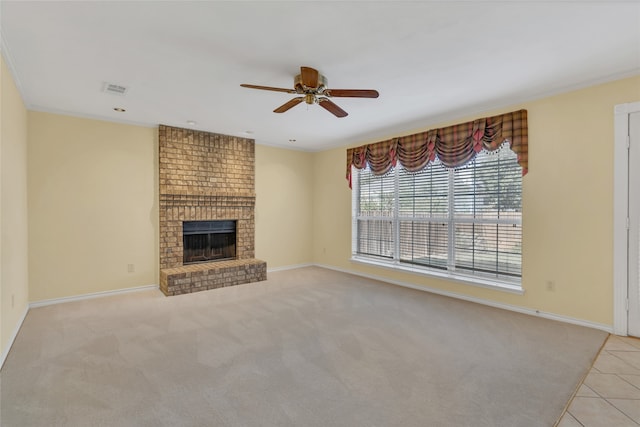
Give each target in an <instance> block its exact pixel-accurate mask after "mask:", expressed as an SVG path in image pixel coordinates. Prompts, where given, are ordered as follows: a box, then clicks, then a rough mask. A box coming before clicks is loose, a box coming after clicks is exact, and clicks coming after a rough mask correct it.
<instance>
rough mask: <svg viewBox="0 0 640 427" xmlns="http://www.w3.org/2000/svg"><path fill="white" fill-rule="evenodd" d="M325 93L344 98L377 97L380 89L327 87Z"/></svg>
mask: <svg viewBox="0 0 640 427" xmlns="http://www.w3.org/2000/svg"><path fill="white" fill-rule="evenodd" d="M323 95H326V96H335V97H342V98H346V97H350V98H377V97H378V96H380V94H379V93H378V91H377V90H373V89H325V90H324V93H323Z"/></svg>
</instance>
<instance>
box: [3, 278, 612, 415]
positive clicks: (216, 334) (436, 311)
mask: <svg viewBox="0 0 640 427" xmlns="http://www.w3.org/2000/svg"><path fill="white" fill-rule="evenodd" d="M606 337H607V334H606V333H605V332H602V331H598V330H594V329H589V328H585V327H580V326H575V325H569V324H564V323H560V322H555V321H551V320H546V319H541V318H537V317H533V316H527V315H522V314H518V313H513V312H509V311H504V310H499V309H495V308H490V307H486V306H483V305H479V304H474V303H469V302H465V301H460V300H455V299H451V298H447V297H443V296H439V295H434V294H430V293H427V292H422V291H417V290H412V289H406V288H402V287H398V286H394V285H389V284H385V283H381V282H377V281H373V280H369V279H365V278H361V277H357V276H353V275H348V274H344V273H340V272H335V271H331V270H326V269H322V268H317V267H308V268H301V269H296V270H289V271H281V272H275V273H270V274H269V279H268V280H267V281H265V282H259V283H252V284H246V285H241V286H235V287H230V288H223V289H216V290H212V291H207V292H199V293H195V294H190V295H182V296H176V297H168V298H167V297H165V296H163V295H162V294H161V293H160V292H159V291H154V290H150V291H141V292H137V293H132V294H127V295H116V296H110V297H104V298H98V299H92V300H84V301H76V302H69V303H64V304H58V305H53V306H47V307H40V308H36V309H32V310H30V311H29V314H28V315H27V318H26V319H25V322H24V325H23V327H22V329H21V331H20V333H19V335H18V337H17V339H16V341H15V344H14V346H13V349H12V350H11V352H10V353H9V355H8V358H7V360H6V362H5V366H4V368H3V369H2V372H1V373H0V381H1V395H0V396H1V401H0V424H1V425H2V426H3V427H12V426H153V427H157V426H243V427H244V426H278V427H283V426H322V427H328V426H349V427H358V426H381V427H383V426H384V427H386V426H474V427H481V426H491V427H495V426H509V427H514V426H545V427H548V426H552V425H553V424H554V423H555V422H556V421H557V419H558V418H559V417H560V415H561V413H562V410H563V408H564V406H565V404H566V403H567V402H568V400H569V399H570V397H571V395H572V393H573V392H574V390H575V388H576V387H577V385H578V384H579V382H580V380H581V379H582V377H583V375H584V374H585V373H586V372H587V371H588V369H589V367H590V366H591V363H592V361H593V360H594V358H595V357H596V354H597V352H598V350H599V348H600V346H601V345H602V343H603V342H604V340H605V339H606Z"/></svg>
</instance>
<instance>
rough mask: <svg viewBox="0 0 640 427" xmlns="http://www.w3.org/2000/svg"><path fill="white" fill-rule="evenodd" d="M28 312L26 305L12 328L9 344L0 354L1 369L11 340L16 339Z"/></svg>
mask: <svg viewBox="0 0 640 427" xmlns="http://www.w3.org/2000/svg"><path fill="white" fill-rule="evenodd" d="M28 312H29V306H26V307H25V308H24V313H22V316H21V317H20V321H19V322H18V324H17V325H16V327H15V329H14V330H13V334H11V339H10V340H9V344H8V345H7V350H6V351H5V352H4V353H2V354H0V369H2V367H3V366H4V361H5V360H7V356H8V355H9V352H10V351H11V347H13V342H14V341H15V340H16V337H17V336H18V332H20V328H21V327H22V324H23V323H24V319H26V317H27V313H28Z"/></svg>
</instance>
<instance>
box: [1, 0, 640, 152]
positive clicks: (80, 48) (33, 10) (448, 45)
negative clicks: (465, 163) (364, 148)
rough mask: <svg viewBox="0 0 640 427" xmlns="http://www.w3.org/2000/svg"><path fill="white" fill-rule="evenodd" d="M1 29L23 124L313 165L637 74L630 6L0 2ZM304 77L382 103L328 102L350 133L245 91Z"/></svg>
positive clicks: (636, 23)
mask: <svg viewBox="0 0 640 427" xmlns="http://www.w3.org/2000/svg"><path fill="white" fill-rule="evenodd" d="M0 13H1V25H2V27H1V33H2V50H3V54H4V56H5V59H6V61H7V63H8V64H9V67H10V68H11V70H12V73H13V75H14V78H15V80H16V82H17V84H18V86H19V89H20V91H21V93H22V95H23V97H24V101H25V103H26V105H27V108H29V109H32V110H38V111H50V112H56V113H63V114H71V115H77V116H83V117H93V118H98V119H104V120H111V121H118V122H124V123H134V124H140V125H145V126H157V125H158V124H167V125H172V126H179V127H193V128H195V129H199V130H205V131H210V132H216V133H223V134H228V135H237V136H244V137H249V138H254V139H255V140H256V143H258V144H267V145H280V146H284V147H288V148H297V149H303V150H311V151H315V150H321V149H326V148H330V147H337V146H345V145H348V144H356V143H360V142H365V141H371V140H378V139H385V138H389V137H392V136H398V135H401V134H406V133H409V132H411V131H415V130H417V129H420V128H425V127H428V126H429V125H432V124H435V123H437V122H438V121H442V120H448V119H456V118H461V117H463V116H465V115H471V114H480V113H482V112H484V111H487V110H489V109H493V108H500V107H504V106H509V105H513V104H516V103H518V102H521V101H525V100H530V99H535V98H538V97H542V96H545V95H549V94H553V93H559V92H562V91H566V90H569V89H572V88H577V87H582V86H586V85H589V84H592V83H596V82H602V81H607V80H613V79H615V78H619V77H625V76H630V75H635V74H640V2H638V1H626V2H622V1H589V2H586V1H563V2H552V1H541V0H538V1H517V0H513V1H484V0H479V1H448V2H444V1H440V2H436V1H377V2H370V1H350V2H342V1H281V2H273V1H254V2H247V1H224V2H223V1H208V2H187V1H164V2H160V1H139V2H133V1H130V2H115V1H106V2H70V1H46V2H30V1H7V0H4V1H1V2H0ZM302 65H305V66H310V67H314V68H317V69H318V70H319V71H320V72H321V73H322V74H324V75H325V76H326V77H327V79H328V83H329V84H328V86H329V87H330V88H336V89H377V90H378V91H379V92H380V97H379V98H378V99H351V98H334V99H333V100H334V102H335V103H336V104H338V105H339V106H341V107H342V108H343V109H345V110H346V111H347V112H348V113H349V116H347V117H345V118H336V117H334V116H333V115H331V114H330V113H329V112H327V111H325V110H324V109H322V108H321V107H320V106H318V105H311V106H307V105H306V104H304V103H303V104H300V105H298V106H297V107H295V108H293V109H291V110H289V111H288V112H286V113H283V114H276V113H273V112H272V111H273V109H274V108H276V107H278V106H280V105H281V104H283V103H285V102H286V101H288V100H289V99H290V98H291V97H292V96H293V95H289V94H286V93H280V92H267V91H260V90H252V89H246V88H241V87H240V84H241V83H250V84H257V85H266V86H277V87H284V88H290V87H292V86H293V78H294V76H295V75H296V74H298V73H299V72H300V71H299V70H300V66H302ZM105 82H109V83H115V84H118V85H122V86H126V87H127V88H128V92H127V93H126V95H125V96H116V95H112V94H108V93H104V92H102V88H103V83H105ZM114 107H122V108H125V109H126V112H125V113H118V112H115V111H114V110H113V108H114ZM191 120H193V121H195V122H197V124H196V125H193V126H190V125H189V124H187V121H191ZM246 131H251V132H252V133H251V134H248V133H246ZM290 139H295V140H297V141H296V142H295V144H293V145H292V144H291V143H290V142H289V140H290Z"/></svg>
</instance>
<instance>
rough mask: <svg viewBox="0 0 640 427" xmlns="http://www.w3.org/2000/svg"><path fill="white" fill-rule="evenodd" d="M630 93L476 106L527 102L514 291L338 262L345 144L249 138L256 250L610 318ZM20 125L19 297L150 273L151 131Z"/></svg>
mask: <svg viewBox="0 0 640 427" xmlns="http://www.w3.org/2000/svg"><path fill="white" fill-rule="evenodd" d="M5 74H6V73H3V76H4V75H5ZM4 80H5V78H4V77H3V83H4ZM4 86H6V85H5V84H3V94H2V95H3V104H4V103H5V98H7V96H6V94H5V88H4ZM16 96H17V92H16ZM17 99H18V101H19V97H18V98H17ZM638 100H640V77H636V78H632V79H625V80H621V81H617V82H612V83H608V84H604V85H599V86H595V87H591V88H587V89H583V90H579V91H575V92H572V93H568V94H564V95H559V96H555V97H550V98H546V99H542V100H538V101H534V102H528V103H524V104H519V105H514V106H513V107H511V108H507V109H502V110H500V111H490V112H486V113H485V114H482V115H493V114H499V113H501V112H505V111H510V110H515V109H519V108H526V109H527V110H528V111H529V131H530V151H529V159H530V160H529V164H530V172H529V174H528V175H527V176H526V177H525V178H524V184H523V185H524V202H523V203H524V214H523V215H524V219H523V222H524V237H523V252H524V265H523V287H524V289H525V291H526V292H525V294H524V295H522V296H519V295H513V294H507V293H503V292H499V291H493V290H488V289H484V288H478V287H473V286H467V285H462V284H456V283H451V282H447V281H443V280H435V279H429V278H425V277H421V276H417V275H412V274H401V273H395V272H391V271H388V270H385V269H380V268H373V267H365V266H362V265H359V264H352V263H351V262H349V256H350V248H351V220H350V215H351V192H350V190H349V189H348V187H347V182H346V180H345V176H344V175H345V170H344V164H345V148H339V149H333V150H328V151H324V152H319V153H306V152H301V151H292V150H286V149H281V148H273V147H267V146H262V145H257V146H256V195H257V197H256V257H257V258H260V259H263V260H265V261H267V262H268V267H269V268H270V269H273V268H278V267H286V266H292V265H298V264H307V263H311V262H314V263H318V264H325V265H329V266H333V267H337V268H341V269H345V270H350V271H354V272H361V273H364V274H372V275H376V276H380V277H386V278H389V279H391V280H396V281H403V282H409V283H413V284H417V285H424V286H429V287H434V288H439V289H442V290H445V291H450V292H457V293H460V294H463V295H468V296H472V297H477V298H482V299H488V300H491V301H495V302H498V303H506V304H512V305H516V306H521V307H525V308H530V309H538V310H541V311H545V312H550V313H556V314H560V315H564V316H569V317H573V318H577V319H583V320H587V321H591V322H595V323H599V324H603V325H611V324H612V293H613V290H612V259H611V257H612V234H611V229H612V226H613V225H612V221H613V219H612V196H611V194H612V186H613V170H612V168H613V106H614V105H615V104H619V103H624V102H632V101H638ZM12 102H13V103H14V104H15V103H16V102H15V101H12ZM20 108H22V110H20ZM20 108H17V107H15V106H14V107H13V110H15V111H18V112H19V111H24V107H23V106H22V107H20ZM3 111H4V110H3ZM2 114H3V118H5V120H6V116H7V113H6V112H3V113H2ZM14 114H15V112H14ZM23 115H24V113H23ZM466 119H467V118H462V119H460V120H456V121H462V120H466ZM3 123H4V122H3ZM445 124H447V123H443V124H442V125H445ZM23 127H24V126H23ZM430 127H435V126H430ZM2 130H3V132H2V135H3V137H4V135H5V133H8V132H9V130H8V129H5V127H4V126H3V129H2ZM28 130H29V132H28V144H29V146H28V166H29V174H28V178H29V193H28V194H29V198H28V201H29V222H28V225H29V259H30V263H29V283H30V285H29V292H30V294H29V300H30V301H40V300H44V299H49V298H59V297H65V296H73V295H81V294H86V293H91V292H99V291H108V290H116V289H122V288H128V287H134V286H142V285H148V284H157V282H158V278H157V274H158V273H157V271H158V268H157V265H158V257H157V247H158V245H157V239H158V228H157V218H158V214H157V149H156V146H157V131H156V130H155V129H148V128H141V127H136V126H128V125H121V124H114V123H108V122H101V121H95V120H87V119H79V118H72V117H66V116H60V115H55V114H47V113H36V112H30V113H28ZM418 130H420V129H416V130H415V131H418ZM25 133H26V132H25ZM22 138H24V136H23V137H22ZM18 139H19V138H18ZM4 141H5V140H4V138H3V142H2V144H3V150H4V145H5V142H4ZM364 142H367V141H364ZM3 154H4V153H3ZM6 163H7V161H5V159H4V157H3V160H2V165H3V166H4V165H5V164H6ZM13 163H15V162H12V165H11V167H13V168H14V169H15V167H16V166H15V165H13ZM6 173H7V171H5V170H4V168H3V171H2V174H3V177H4V176H5V175H6ZM15 173H18V175H19V172H15ZM3 190H4V180H3ZM18 193H20V194H24V193H23V190H21V191H18ZM22 197H24V196H22ZM2 199H3V201H6V200H7V196H6V195H5V194H4V192H3V195H2ZM24 209H25V211H26V207H25V208H24ZM5 211H6V209H5V207H4V204H3V208H2V214H3V217H2V218H3V224H4V214H5ZM15 229H16V230H17V229H18V228H15ZM22 229H23V231H22V232H23V233H24V226H23V228H22ZM4 246H5V243H4V238H3V252H2V254H3V267H4V259H5V252H4ZM149 248H152V250H150V249H149ZM23 250H26V249H23ZM23 262H24V261H23ZM128 264H134V265H135V272H134V273H128V271H127V265H128ZM4 276H5V274H4V268H3V277H4ZM24 280H26V274H25V275H24ZM548 280H552V281H554V282H555V285H556V290H555V291H553V292H551V291H547V290H546V282H547V281H548ZM2 289H3V295H2V302H1V304H2V307H3V313H2V319H3V327H2V330H3V334H5V332H4V331H5V330H10V329H11V327H12V326H11V324H10V323H6V324H7V325H9V326H7V327H5V318H6V317H7V316H6V315H5V311H4V308H5V307H6V306H7V299H6V289H7V286H6V285H5V284H4V282H3V285H2ZM16 298H18V295H16ZM20 298H22V299H24V300H25V301H26V298H27V293H26V289H25V290H24V291H23V294H21V296H20ZM17 303H18V300H17V299H16V305H17ZM22 306H23V307H24V304H23V305H22ZM14 326H15V322H14ZM2 337H3V339H5V335H3V336H2Z"/></svg>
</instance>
